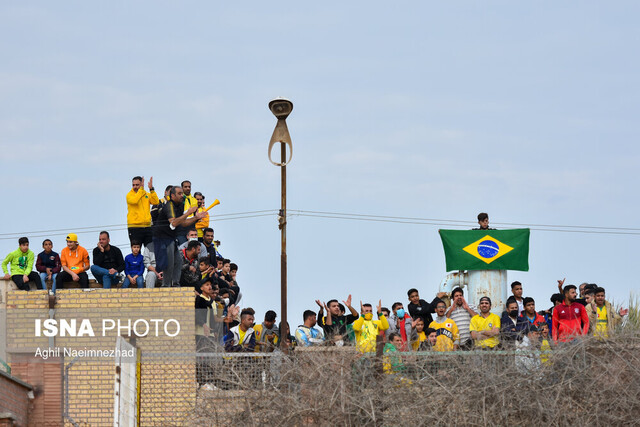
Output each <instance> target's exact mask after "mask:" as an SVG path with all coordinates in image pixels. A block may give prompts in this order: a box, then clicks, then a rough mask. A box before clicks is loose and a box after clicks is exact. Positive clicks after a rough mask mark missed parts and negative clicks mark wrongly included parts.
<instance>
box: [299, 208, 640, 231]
mask: <svg viewBox="0 0 640 427" xmlns="http://www.w3.org/2000/svg"><path fill="white" fill-rule="evenodd" d="M296 216H301V217H314V218H327V219H343V220H350V221H369V222H384V223H395V224H412V225H437V226H447V227H465V228H466V227H468V225H466V224H450V223H438V222H428V221H409V220H396V219H381V218H366V217H353V216H341V215H318V214H308V213H298V214H297V215H296ZM493 224H498V223H493ZM518 225H526V224H518ZM527 228H529V229H531V230H535V231H555V232H561V233H583V234H613V235H630V236H633V235H640V232H638V233H633V232H625V231H595V230H575V229H571V230H563V229H560V228H538V227H527ZM610 230H616V228H611V229H610Z"/></svg>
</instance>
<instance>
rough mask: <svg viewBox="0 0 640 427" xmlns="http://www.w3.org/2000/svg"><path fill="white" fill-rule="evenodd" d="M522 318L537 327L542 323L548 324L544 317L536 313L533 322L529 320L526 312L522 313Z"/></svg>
mask: <svg viewBox="0 0 640 427" xmlns="http://www.w3.org/2000/svg"><path fill="white" fill-rule="evenodd" d="M520 317H522V318H523V319H524V320H526V321H527V322H529V325H535V326H538V325H539V324H540V323H547V322H546V321H545V320H544V317H542V316H541V315H539V314H538V313H536V317H535V318H534V319H533V322H531V319H530V318H529V316H527V313H526V312H524V311H523V312H522V314H521V315H520Z"/></svg>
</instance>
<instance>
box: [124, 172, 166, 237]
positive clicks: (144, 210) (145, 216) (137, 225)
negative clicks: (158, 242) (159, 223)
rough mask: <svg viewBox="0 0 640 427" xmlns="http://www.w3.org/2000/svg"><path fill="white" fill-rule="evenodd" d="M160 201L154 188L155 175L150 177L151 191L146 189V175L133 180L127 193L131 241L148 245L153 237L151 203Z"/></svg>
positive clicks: (128, 225) (154, 203)
mask: <svg viewBox="0 0 640 427" xmlns="http://www.w3.org/2000/svg"><path fill="white" fill-rule="evenodd" d="M158 203H160V201H159V200H158V195H157V194H156V192H155V190H154V188H153V177H151V178H149V192H148V193H147V192H146V191H145V190H144V177H141V176H136V177H134V178H133V179H132V180H131V191H129V192H128V193H127V227H128V231H129V242H130V243H132V242H133V241H134V240H135V241H138V242H140V243H142V244H143V245H145V246H147V245H148V244H149V243H151V240H152V239H153V234H152V232H151V205H157V204H158Z"/></svg>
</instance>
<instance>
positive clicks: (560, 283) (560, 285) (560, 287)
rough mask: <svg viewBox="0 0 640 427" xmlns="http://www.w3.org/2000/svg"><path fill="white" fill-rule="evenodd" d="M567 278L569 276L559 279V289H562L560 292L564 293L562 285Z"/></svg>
mask: <svg viewBox="0 0 640 427" xmlns="http://www.w3.org/2000/svg"><path fill="white" fill-rule="evenodd" d="M566 279H567V278H566V277H565V278H564V279H562V280H558V289H560V292H561V293H562V287H563V286H564V281H565V280H566Z"/></svg>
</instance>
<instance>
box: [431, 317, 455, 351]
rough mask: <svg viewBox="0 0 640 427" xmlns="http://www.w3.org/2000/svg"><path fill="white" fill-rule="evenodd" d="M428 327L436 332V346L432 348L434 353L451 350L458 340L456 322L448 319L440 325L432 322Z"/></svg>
mask: <svg viewBox="0 0 640 427" xmlns="http://www.w3.org/2000/svg"><path fill="white" fill-rule="evenodd" d="M429 327H430V328H433V329H435V330H436V334H437V338H436V344H435V345H434V346H433V349H434V350H435V351H451V350H453V343H454V342H455V341H457V340H458V339H459V338H460V334H459V333H458V326H457V325H456V322H454V321H453V320H451V319H449V318H447V319H445V320H444V322H441V323H438V322H436V321H435V320H434V321H433V322H431V323H430V324H429Z"/></svg>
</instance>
